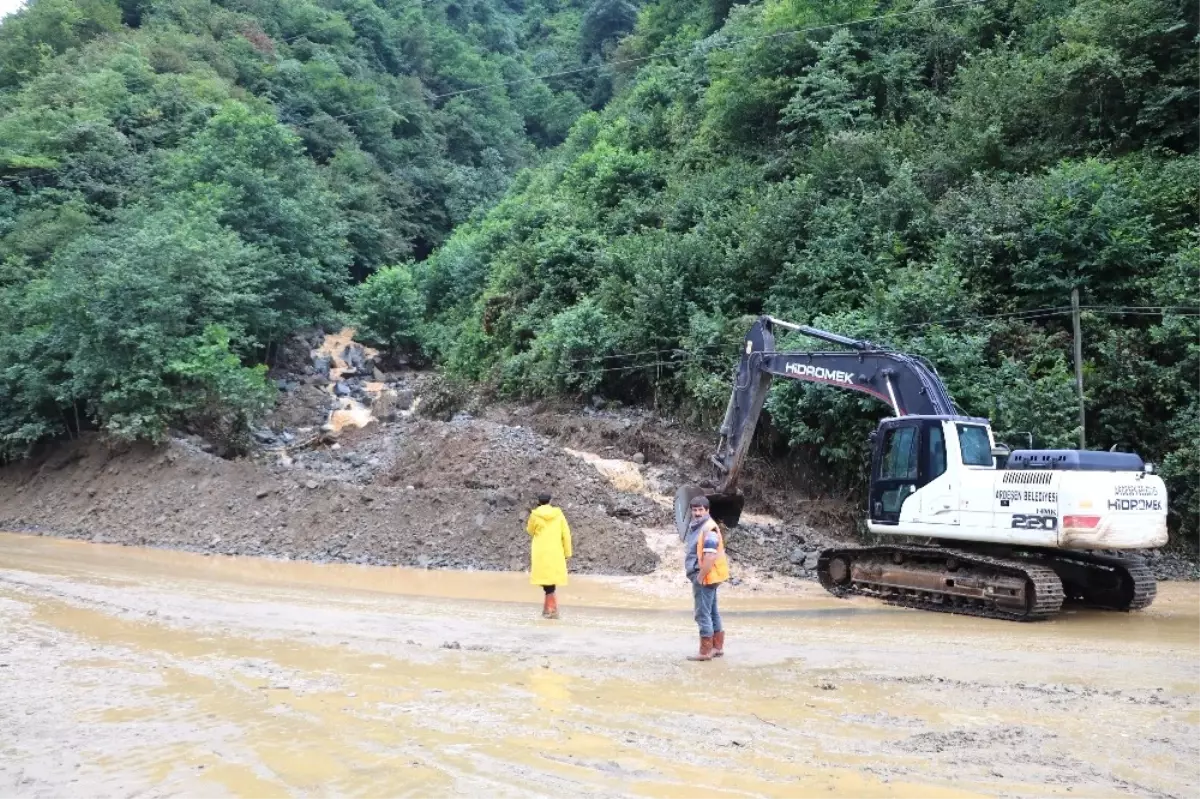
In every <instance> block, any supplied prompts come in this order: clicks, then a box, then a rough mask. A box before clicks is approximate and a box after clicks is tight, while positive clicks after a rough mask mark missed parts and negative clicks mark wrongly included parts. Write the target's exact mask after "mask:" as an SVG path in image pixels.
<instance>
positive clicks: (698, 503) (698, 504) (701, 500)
mask: <svg viewBox="0 0 1200 799" xmlns="http://www.w3.org/2000/svg"><path fill="white" fill-rule="evenodd" d="M688 504H689V505H691V506H692V507H693V508H707V507H708V497H706V496H704V495H703V494H701V495H700V496H698V497H693V498H692V501H691V502H689V503H688Z"/></svg>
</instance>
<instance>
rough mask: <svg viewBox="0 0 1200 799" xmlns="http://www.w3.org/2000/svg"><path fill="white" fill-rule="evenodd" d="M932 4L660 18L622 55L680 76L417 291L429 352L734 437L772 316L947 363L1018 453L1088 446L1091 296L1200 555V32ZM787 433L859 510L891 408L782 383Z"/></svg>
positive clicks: (1179, 13) (1136, 435) (1116, 423)
mask: <svg viewBox="0 0 1200 799" xmlns="http://www.w3.org/2000/svg"><path fill="white" fill-rule="evenodd" d="M932 5H934V4H932V3H913V2H894V3H876V2H866V0H843V1H842V2H815V0H765V1H764V2H761V3H754V4H746V5H732V4H730V3H715V2H710V3H693V2H684V0H659V2H657V3H654V4H651V5H650V6H648V7H647V8H646V9H645V10H644V11H643V13H642V15H641V17H640V19H639V24H638V27H637V28H636V29H635V31H634V33H633V34H632V35H630V36H628V37H627V38H625V39H624V40H623V41H622V42H621V44H620V45H619V47H618V49H617V54H616V56H615V57H616V58H617V59H618V60H621V61H627V60H633V59H645V57H647V56H652V55H653V54H654V53H666V52H667V51H670V55H669V56H667V57H661V58H650V59H648V60H644V61H638V62H637V63H636V65H630V66H628V67H626V68H627V69H634V68H635V67H636V70H637V72H636V75H629V76H626V77H625V78H624V79H625V80H627V82H628V85H627V86H625V87H624V88H623V89H622V90H621V92H620V93H619V94H618V96H617V97H616V98H615V99H614V101H613V102H612V103H610V104H609V106H608V107H607V108H605V109H604V110H603V111H601V112H599V113H588V114H586V115H584V116H583V117H582V118H581V119H580V120H579V122H577V123H576V125H575V126H574V128H573V129H572V132H571V135H570V136H569V138H568V140H567V141H566V143H565V144H564V145H563V146H562V147H561V148H560V149H559V150H558V151H557V153H556V154H555V156H554V157H553V158H552V159H551V160H550V161H549V162H547V163H546V164H545V165H543V166H542V167H540V168H538V169H534V170H530V171H527V172H525V173H523V174H521V175H520V176H519V177H518V179H517V182H516V184H515V185H514V187H513V188H512V189H511V190H510V192H509V193H508V194H507V196H506V197H505V199H504V200H503V201H501V202H500V203H499V204H498V205H497V206H496V207H494V208H493V209H492V210H491V212H490V213H488V214H487V215H486V216H484V217H482V218H480V219H476V220H472V221H470V222H468V223H467V224H465V225H462V226H460V227H459V228H458V229H457V230H456V231H455V233H454V235H453V236H452V237H451V238H450V240H449V241H447V242H446V244H445V245H444V246H443V247H442V248H440V249H439V250H438V251H437V252H436V253H435V254H434V255H433V256H432V257H431V258H429V259H427V260H426V261H424V262H423V263H420V264H417V265H416V270H417V277H418V283H419V284H420V286H421V288H422V290H423V291H424V293H425V295H426V302H427V313H428V320H429V324H428V327H427V331H428V332H427V334H426V344H427V346H428V347H430V348H432V349H433V350H434V351H435V354H436V355H437V356H438V357H440V358H441V359H443V360H444V362H445V363H446V364H447V365H448V367H449V368H450V369H451V370H453V371H454V372H457V373H459V374H461V375H465V376H469V377H471V378H475V379H479V380H488V381H491V382H493V383H494V384H495V385H496V386H497V387H499V388H500V389H502V390H504V391H508V392H513V393H522V392H523V393H533V394H552V393H559V392H570V393H579V394H587V393H593V392H600V393H602V394H604V395H605V396H608V397H610V398H620V399H623V400H628V401H647V400H653V401H655V402H657V403H659V404H660V405H666V406H668V407H671V408H673V409H676V410H681V411H683V412H686V413H689V414H691V415H692V416H693V417H694V418H695V419H696V420H698V421H702V422H704V423H706V424H714V423H715V422H716V421H717V420H718V419H719V414H720V413H721V412H722V411H723V409H724V403H725V400H726V398H727V396H728V391H729V375H730V371H729V368H730V366H731V364H732V361H733V359H734V358H736V356H737V352H738V348H739V344H740V338H741V335H742V334H743V332H744V331H745V329H746V327H747V326H748V323H749V320H750V319H752V318H753V315H755V314H759V313H763V312H769V313H772V314H775V315H778V316H781V317H784V318H789V319H792V320H795V321H802V322H806V323H809V324H814V325H816V326H818V327H823V328H826V329H830V330H834V331H837V332H841V333H844V334H853V335H858V336H861V337H865V338H869V339H872V340H875V341H881V342H886V343H888V344H890V345H892V346H895V347H897V348H900V349H903V350H905V351H909V352H915V353H920V354H922V355H925V356H928V357H929V358H930V359H931V360H932V361H933V363H934V364H935V365H936V366H937V368H938V369H939V371H940V373H941V374H942V375H943V377H944V379H945V381H946V382H947V384H948V385H949V387H950V389H951V392H952V394H953V395H954V396H955V398H956V400H957V402H958V403H959V404H960V405H961V406H962V407H963V408H964V409H965V410H966V411H967V412H970V413H973V414H978V415H987V416H990V417H991V418H992V420H993V422H994V424H995V427H996V429H997V432H998V436H999V437H1000V438H1001V439H1002V440H1007V441H1009V442H1010V443H1011V444H1013V445H1022V444H1024V442H1025V441H1026V440H1027V438H1026V434H1032V436H1033V438H1034V440H1035V443H1036V444H1037V445H1038V446H1072V445H1074V444H1075V443H1076V442H1077V441H1078V410H1077V408H1078V406H1077V401H1076V395H1075V389H1074V377H1073V368H1072V361H1071V351H1072V350H1071V319H1070V316H1069V313H1067V312H1065V311H1064V306H1068V305H1069V303H1070V293H1071V290H1072V289H1073V288H1078V289H1079V290H1080V292H1081V296H1082V302H1083V305H1084V306H1085V308H1086V310H1085V312H1084V314H1083V319H1082V329H1083V342H1084V343H1083V356H1084V360H1085V376H1084V379H1085V387H1086V402H1087V418H1086V427H1087V441H1088V445H1089V447H1092V448H1108V447H1110V446H1112V445H1125V446H1131V447H1133V448H1136V449H1137V450H1138V451H1140V452H1141V453H1142V454H1143V456H1145V457H1147V458H1148V459H1151V460H1153V461H1155V462H1157V463H1158V464H1160V466H1161V469H1162V471H1163V472H1164V473H1165V475H1166V477H1167V479H1168V481H1169V485H1170V488H1171V491H1172V503H1171V504H1172V510H1173V515H1172V517H1171V522H1172V525H1173V527H1174V528H1175V529H1176V530H1178V529H1183V530H1184V531H1185V533H1186V534H1187V535H1189V536H1194V535H1195V531H1196V521H1197V517H1198V514H1200V508H1198V505H1197V492H1196V483H1197V479H1198V476H1200V458H1198V457H1197V446H1198V442H1200V393H1198V391H1197V378H1198V375H1200V349H1198V343H1200V342H1198V338H1197V333H1198V328H1197V318H1196V305H1197V304H1198V303H1200V289H1198V283H1200V240H1198V238H1197V221H1198V220H1197V208H1198V202H1200V195H1198V192H1200V158H1198V156H1197V136H1198V130H1197V118H1198V112H1200V105H1198V100H1197V82H1196V75H1197V74H1198V73H1197V70H1198V64H1197V43H1198V40H1197V6H1196V4H1195V3H1190V2H1183V1H1182V0H989V1H987V2H979V3H973V4H970V5H966V4H961V3H960V4H958V5H957V6H956V7H955V8H951V9H943V10H939V11H924V12H922V13H911V12H913V11H914V10H919V9H922V8H924V9H929V8H930V7H931V6H932ZM883 13H888V14H892V15H898V16H893V17H892V18H891V19H887V20H885V21H882V22H874V23H870V24H859V25H849V26H840V27H839V26H833V27H829V25H830V23H843V22H849V21H852V20H858V19H863V18H866V17H872V16H876V15H879V14H883ZM823 25H824V26H827V27H823V28H819V29H816V30H811V31H809V32H808V33H806V34H796V35H793V34H790V33H786V32H788V31H795V30H798V29H804V28H814V27H816V26H823ZM681 50H682V51H683V52H680V51H681ZM1164 307H1165V308H1166V309H1167V310H1161V309H1162V308H1164ZM810 343H811V342H810ZM783 345H784V346H789V345H793V346H797V347H801V346H805V342H804V341H802V340H786V341H784V342H783ZM768 410H769V412H770V425H769V429H768V430H767V434H768V436H767V440H771V436H773V437H774V441H775V442H776V444H777V445H790V446H791V447H792V448H793V449H792V451H793V452H801V453H804V455H805V456H806V457H809V456H815V457H817V458H819V461H820V462H821V463H822V464H823V465H824V471H825V472H826V473H827V475H828V482H829V485H830V487H839V486H840V487H841V488H843V489H850V490H852V491H853V490H854V489H855V488H856V487H860V486H861V481H862V480H863V478H864V476H865V469H864V464H865V446H864V445H865V438H866V434H867V432H868V430H869V429H870V428H872V427H873V426H874V423H875V421H876V420H877V419H878V417H879V415H880V413H881V412H883V409H882V408H881V407H880V406H879V405H877V404H876V403H875V402H874V400H871V399H867V398H862V397H861V396H860V395H857V394H849V393H844V392H843V393H838V392H836V391H833V390H830V389H826V388H823V387H818V386H811V385H800V384H795V383H788V384H785V383H782V382H777V383H776V385H775V387H774V389H773V393H772V396H771V398H770V400H769V403H768Z"/></svg>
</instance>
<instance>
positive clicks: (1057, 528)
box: [675, 316, 1167, 621]
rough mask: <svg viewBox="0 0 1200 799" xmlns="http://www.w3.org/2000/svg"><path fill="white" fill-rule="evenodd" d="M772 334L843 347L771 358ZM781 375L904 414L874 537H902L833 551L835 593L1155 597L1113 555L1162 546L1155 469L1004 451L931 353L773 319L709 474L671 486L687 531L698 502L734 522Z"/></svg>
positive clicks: (1146, 579) (1004, 599)
mask: <svg viewBox="0 0 1200 799" xmlns="http://www.w3.org/2000/svg"><path fill="white" fill-rule="evenodd" d="M776 328H782V329H785V330H791V331H795V332H797V333H802V334H804V335H807V336H811V337H813V338H816V339H819V340H821V341H824V342H826V343H828V344H835V345H838V346H839V347H840V349H836V350H829V351H823V352H800V351H789V352H777V351H776V350H775V333H774V331H775V329H776ZM776 377H783V378H789V379H794V380H802V381H806V382H812V383H821V384H825V385H830V386H836V387H838V388H844V389H849V390H852V391H860V392H863V393H866V394H870V395H872V396H874V397H876V398H877V399H879V400H881V401H883V402H884V403H886V404H887V405H888V407H890V408H891V410H892V412H893V413H894V416H892V417H890V418H886V419H884V420H883V421H882V422H880V424H879V427H878V428H877V429H876V430H875V431H874V432H873V433H872V434H871V436H870V441H871V479H870V488H869V490H868V503H867V528H868V529H869V530H870V531H871V533H873V534H875V535H876V536H879V537H884V536H891V537H895V543H887V544H881V545H876V546H847V547H837V548H832V549H826V550H824V551H823V552H822V553H821V554H820V556H819V559H818V562H817V576H818V578H819V579H820V581H821V585H823V586H824V587H825V588H826V590H828V591H829V592H830V593H832V594H834V595H835V596H839V597H847V596H856V595H857V596H869V597H875V598H878V599H881V600H883V601H885V602H888V603H891V604H896V605H903V606H906V607H911V608H918V609H922V610H933V611H941V612H949V613H961V614H968V615H973V616H984V617H990V618H1000V619H1013V620H1021V621H1034V620H1039V619H1046V618H1050V617H1052V616H1054V615H1055V614H1057V613H1058V612H1059V609H1060V608H1061V606H1062V604H1063V601H1064V600H1072V601H1075V602H1078V603H1081V604H1083V605H1087V606H1092V607H1100V608H1107V609H1112V610H1125V611H1128V610H1138V609H1141V608H1145V607H1147V606H1149V605H1150V603H1151V602H1153V601H1154V595H1155V581H1154V576H1153V575H1152V574H1151V573H1150V571H1149V569H1147V568H1146V566H1145V565H1144V563H1143V561H1142V559H1141V558H1140V557H1137V556H1136V555H1121V554H1117V555H1113V554H1104V552H1105V551H1107V552H1110V553H1111V552H1114V551H1120V550H1142V549H1153V548H1157V547H1161V546H1163V545H1165V544H1166V543H1167V491H1166V487H1165V485H1164V484H1163V481H1162V479H1161V478H1159V477H1158V476H1157V475H1155V474H1154V468H1153V465H1152V464H1148V463H1144V462H1143V461H1142V459H1141V457H1139V456H1138V455H1136V454H1134V453H1128V452H1105V451H1093V450H1065V449H1053V450H1035V449H1028V450H1010V449H1009V448H1008V447H1007V446H1004V445H997V443H996V441H995V438H994V437H993V434H992V428H991V424H990V423H989V421H988V420H987V419H980V418H976V417H972V416H968V415H965V414H963V413H962V412H961V410H960V409H959V408H958V407H957V406H956V405H955V404H954V402H953V400H952V399H951V398H950V395H949V393H948V392H947V390H946V386H945V385H944V384H943V383H942V381H941V379H940V378H939V377H938V375H937V372H936V371H935V370H934V368H933V366H932V365H931V364H929V363H928V362H927V361H926V360H924V359H923V358H920V357H917V356H913V355H906V354H904V353H900V352H894V351H891V350H889V349H887V348H884V347H880V346H877V345H875V344H872V343H871V342H869V341H860V340H857V339H853V338H848V337H846V336H841V335H838V334H836V333H829V332H827V331H824V330H818V329H816V328H812V327H808V326H806V325H797V324H793V323H790V322H785V321H782V320H779V319H775V318H773V317H770V316H763V317H760V318H759V319H758V320H757V321H756V322H755V323H754V325H753V327H751V329H750V331H749V332H748V333H747V334H746V339H745V344H744V348H743V350H742V353H741V358H740V360H739V363H738V366H737V370H736V372H735V376H734V386H733V392H732V393H731V395H730V398H729V405H728V408H727V410H726V413H725V420H724V422H723V423H722V425H721V438H720V442H719V444H718V446H717V451H716V454H715V455H714V457H713V458H712V462H713V465H714V466H715V467H716V475H715V478H714V479H712V480H707V481H704V482H703V483H701V484H698V485H685V486H682V487H680V488H679V490H678V491H677V492H676V496H675V519H676V526H677V528H678V530H679V532H680V535H681V536H682V534H683V532H684V530H685V528H686V526H687V521H688V503H690V502H691V500H692V499H693V498H694V497H696V496H698V495H701V494H703V495H705V496H707V498H708V500H709V506H710V510H711V513H712V516H713V518H714V519H716V520H717V521H718V522H720V523H722V524H724V525H726V526H727V527H730V526H736V525H737V524H738V522H739V520H740V517H741V513H742V508H743V506H744V503H745V500H744V495H743V494H742V492H741V490H740V489H738V487H737V483H738V477H739V474H740V472H741V469H742V466H743V464H744V462H745V459H746V453H747V451H748V450H749V447H750V442H751V439H752V438H753V436H754V430H755V427H756V426H757V424H758V419H759V415H760V413H761V411H762V408H763V403H764V402H765V400H766V398H767V391H768V389H769V388H770V386H771V382H772V380H773V379H774V378H776Z"/></svg>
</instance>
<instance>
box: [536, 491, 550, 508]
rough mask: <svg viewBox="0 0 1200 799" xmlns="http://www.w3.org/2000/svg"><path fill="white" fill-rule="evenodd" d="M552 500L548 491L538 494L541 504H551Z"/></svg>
mask: <svg viewBox="0 0 1200 799" xmlns="http://www.w3.org/2000/svg"><path fill="white" fill-rule="evenodd" d="M550 500H551V496H550V495H549V494H548V493H546V492H545V491H543V492H542V493H540V494H538V504H539V505H549V504H550Z"/></svg>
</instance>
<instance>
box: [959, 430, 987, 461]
mask: <svg viewBox="0 0 1200 799" xmlns="http://www.w3.org/2000/svg"><path fill="white" fill-rule="evenodd" d="M958 444H959V446H960V447H961V448H962V459H963V464H964V465H966V466H994V465H995V460H994V459H993V458H992V442H991V441H989V440H988V434H987V428H985V427H979V426H978V425H973V424H960V425H959V426H958Z"/></svg>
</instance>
